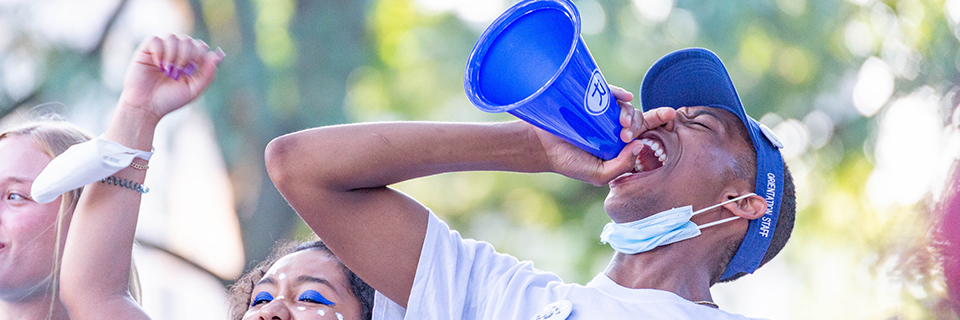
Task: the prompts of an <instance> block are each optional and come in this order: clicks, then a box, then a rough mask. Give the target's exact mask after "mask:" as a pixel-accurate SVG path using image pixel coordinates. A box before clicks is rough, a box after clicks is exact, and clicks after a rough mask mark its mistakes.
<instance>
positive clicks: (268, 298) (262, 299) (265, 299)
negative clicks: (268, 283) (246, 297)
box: [250, 291, 273, 307]
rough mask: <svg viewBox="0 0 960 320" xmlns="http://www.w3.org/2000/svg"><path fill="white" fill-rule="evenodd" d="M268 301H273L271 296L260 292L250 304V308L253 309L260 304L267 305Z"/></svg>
mask: <svg viewBox="0 0 960 320" xmlns="http://www.w3.org/2000/svg"><path fill="white" fill-rule="evenodd" d="M270 301H273V296H272V295H270V293H269V292H266V291H260V293H257V296H256V297H254V298H253V303H252V304H250V306H251V307H253V306H256V305H258V304H261V303H268V302H270Z"/></svg>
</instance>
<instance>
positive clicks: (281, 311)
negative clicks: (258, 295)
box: [260, 299, 291, 320]
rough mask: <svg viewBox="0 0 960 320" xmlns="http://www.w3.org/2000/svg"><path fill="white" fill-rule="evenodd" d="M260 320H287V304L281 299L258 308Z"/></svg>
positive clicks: (288, 310) (288, 315)
mask: <svg viewBox="0 0 960 320" xmlns="http://www.w3.org/2000/svg"><path fill="white" fill-rule="evenodd" d="M260 319H261V320H289V319H291V317H290V308H289V304H288V303H287V302H286V301H283V299H275V300H273V301H270V302H268V303H267V304H266V305H264V306H263V307H261V308H260Z"/></svg>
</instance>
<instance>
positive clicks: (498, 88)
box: [463, 0, 626, 160]
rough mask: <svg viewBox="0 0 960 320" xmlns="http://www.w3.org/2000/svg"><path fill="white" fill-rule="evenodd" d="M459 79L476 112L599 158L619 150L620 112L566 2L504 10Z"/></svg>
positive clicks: (529, 2) (536, 1)
mask: <svg viewBox="0 0 960 320" xmlns="http://www.w3.org/2000/svg"><path fill="white" fill-rule="evenodd" d="M463 78H464V79H463V82H464V88H465V90H466V92H467V97H468V98H469V99H470V102H472V103H473V104H474V105H476V106H477V108H479V109H480V110H483V111H486V112H504V111H505V112H508V113H510V114H512V115H514V116H516V117H517V118H520V119H523V120H524V121H526V122H528V123H531V124H533V125H535V126H537V127H539V128H541V129H543V130H546V131H548V132H550V133H553V134H555V135H557V136H559V137H561V138H563V139H564V140H566V141H567V142H570V143H571V144H573V145H575V146H577V147H579V148H581V149H583V150H586V151H587V152H589V153H591V154H593V155H595V156H597V157H599V158H601V159H603V160H610V159H613V158H615V157H616V156H617V155H618V154H619V153H620V150H622V149H623V147H624V146H626V143H624V142H623V141H620V131H621V130H622V128H623V127H622V126H621V125H620V120H619V117H620V107H619V106H618V105H617V101H616V99H614V97H613V94H611V93H610V88H609V87H608V86H607V82H606V80H604V78H603V75H602V74H601V73H600V69H598V68H597V63H596V62H595V61H594V60H593V56H591V55H590V51H588V50H587V46H586V45H585V44H584V43H583V39H582V38H581V37H580V13H579V12H578V11H577V7H576V6H574V5H573V3H572V2H570V1H569V0H526V1H521V2H520V3H517V4H516V5H514V6H512V7H510V8H509V9H507V11H506V12H504V13H503V14H501V15H500V17H498V18H497V19H496V20H494V21H493V23H491V24H490V26H488V27H487V29H486V30H485V31H484V32H483V34H482V35H480V39H479V40H477V44H476V45H475V46H474V47H473V52H472V53H470V58H469V59H468V60H467V67H466V72H465V74H464V77H463Z"/></svg>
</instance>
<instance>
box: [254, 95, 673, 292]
mask: <svg viewBox="0 0 960 320" xmlns="http://www.w3.org/2000/svg"><path fill="white" fill-rule="evenodd" d="M616 93H617V94H615V95H616V96H617V97H618V98H620V100H625V101H629V98H632V96H630V95H629V93H627V92H626V91H623V90H622V89H619V91H617V92H616ZM621 108H622V114H623V116H622V117H621V123H622V124H625V127H626V128H627V129H625V130H624V132H625V133H629V134H626V135H625V136H624V140H625V141H633V139H634V138H635V137H636V136H637V135H639V134H640V133H641V132H643V131H645V129H646V127H651V128H652V127H655V126H658V125H659V124H658V123H657V122H659V119H660V118H661V117H663V116H662V115H657V114H655V112H651V113H650V114H651V116H653V118H656V119H653V120H654V121H651V119H644V120H641V117H643V115H641V113H640V112H638V111H636V110H635V109H633V107H632V106H630V105H629V104H628V103H622V104H621ZM671 111H672V110H671ZM644 122H646V123H647V124H648V126H644V125H643V123H644ZM628 131H629V132H628ZM639 146H640V144H639V143H633V144H630V145H628V146H627V147H626V148H624V150H623V151H622V152H621V153H620V156H618V157H617V158H615V159H613V160H610V161H606V162H604V161H601V160H600V159H598V158H596V157H594V156H592V155H590V154H589V153H586V152H584V151H582V150H580V149H577V148H576V147H574V146H572V145H570V144H568V143H566V142H563V141H562V140H560V139H559V138H557V137H555V136H553V135H551V134H549V133H546V132H544V131H542V130H539V129H536V128H534V127H533V126H531V125H529V124H527V123H524V122H520V121H514V122H508V123H492V124H463V123H425V122H395V123H366V124H352V125H339V126H329V127H322V128H315V129H309V130H305V131H301V132H296V133H292V134H288V135H285V136H282V137H279V138H277V139H275V140H274V141H272V142H271V143H270V145H268V146H267V151H266V163H267V171H268V172H269V174H270V178H271V179H272V180H273V182H274V184H276V186H277V189H279V190H280V193H281V194H283V196H284V198H286V200H287V201H288V202H289V203H290V205H291V206H293V208H294V209H295V210H296V211H297V213H299V214H300V216H301V217H302V218H303V219H304V221H306V223H307V224H308V225H310V227H311V228H312V229H313V230H314V232H316V233H317V235H318V236H320V238H322V239H323V241H324V242H325V243H327V244H328V245H329V247H330V248H331V249H332V250H333V252H334V253H335V254H336V255H337V256H338V257H339V258H340V259H341V260H342V261H343V262H344V263H345V264H346V265H347V266H349V267H350V269H351V270H353V271H354V272H356V273H357V274H358V275H359V276H360V277H361V278H363V279H364V280H365V281H367V283H369V284H370V285H371V286H373V287H374V288H376V289H377V290H378V291H380V292H381V293H383V294H384V295H386V296H387V297H389V298H390V299H391V300H393V301H394V302H396V303H398V304H400V305H401V306H406V303H407V300H408V298H409V295H410V289H411V287H412V286H413V281H414V276H415V275H416V271H417V263H418V261H419V258H420V251H421V248H422V246H423V241H424V236H425V234H426V230H427V220H428V211H427V209H426V208H425V207H424V206H423V205H421V204H420V203H419V202H417V201H416V200H414V199H412V198H410V197H408V196H406V195H404V194H402V193H401V192H398V191H396V190H393V189H391V188H388V187H387V186H388V185H390V184H394V183H397V182H401V181H404V180H409V179H413V178H418V177H423V176H428V175H433V174H438V173H444V172H454V171H479V170H498V171H515V172H557V173H560V174H563V175H566V176H568V177H572V178H576V179H579V180H582V181H586V182H589V183H592V184H595V185H602V184H606V183H607V182H609V181H610V180H612V179H614V178H615V177H617V176H619V175H620V174H622V173H625V172H628V171H630V170H632V169H633V167H634V162H635V154H636V153H634V151H636V152H639Z"/></svg>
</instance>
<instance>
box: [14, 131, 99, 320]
mask: <svg viewBox="0 0 960 320" xmlns="http://www.w3.org/2000/svg"><path fill="white" fill-rule="evenodd" d="M87 140H90V136H89V135H88V134H86V133H84V132H83V130H81V129H80V128H78V127H76V126H74V125H71V124H69V123H67V122H63V121H42V122H34V123H28V124H24V125H21V126H19V127H16V128H12V129H10V130H4V131H2V133H0V192H2V195H3V198H2V200H0V319H67V313H66V310H65V309H64V307H63V305H62V304H61V303H60V299H59V298H57V296H56V290H57V285H58V280H57V277H56V274H57V269H58V262H59V260H60V248H62V246H63V240H64V235H65V234H66V232H67V226H68V225H69V224H70V218H71V217H72V216H73V210H74V208H75V207H76V204H77V200H78V199H79V197H80V189H76V190H71V191H69V192H67V193H65V194H63V195H61V196H60V199H59V201H53V202H50V203H46V204H39V203H37V202H35V201H33V199H31V198H30V187H31V186H32V184H33V181H34V179H36V177H37V175H39V174H40V171H41V170H43V167H44V166H46V165H47V163H49V162H50V160H51V159H53V158H54V157H56V156H57V155H59V154H61V153H63V152H64V151H66V150H67V148H68V147H70V146H71V145H73V144H77V143H81V142H84V141H87Z"/></svg>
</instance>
